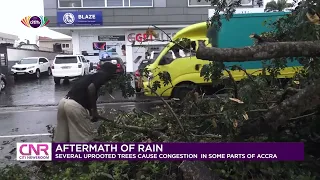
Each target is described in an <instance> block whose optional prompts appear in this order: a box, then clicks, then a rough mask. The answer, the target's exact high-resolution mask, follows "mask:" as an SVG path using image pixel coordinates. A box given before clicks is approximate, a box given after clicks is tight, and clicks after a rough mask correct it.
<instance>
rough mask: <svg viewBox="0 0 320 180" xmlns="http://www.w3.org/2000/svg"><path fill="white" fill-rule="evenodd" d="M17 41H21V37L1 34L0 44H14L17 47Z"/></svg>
mask: <svg viewBox="0 0 320 180" xmlns="http://www.w3.org/2000/svg"><path fill="white" fill-rule="evenodd" d="M17 40H19V37H18V36H16V35H12V34H7V33H2V32H0V44H12V45H15V43H16V41H17Z"/></svg>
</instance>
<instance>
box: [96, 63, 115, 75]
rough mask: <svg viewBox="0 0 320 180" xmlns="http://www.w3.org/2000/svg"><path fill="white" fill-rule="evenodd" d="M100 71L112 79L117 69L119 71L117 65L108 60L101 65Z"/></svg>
mask: <svg viewBox="0 0 320 180" xmlns="http://www.w3.org/2000/svg"><path fill="white" fill-rule="evenodd" d="M99 71H100V72H102V73H104V74H105V75H106V76H105V78H106V79H111V78H112V77H114V76H115V74H116V71H117V65H116V64H112V63H109V62H106V63H104V64H102V65H101V66H100V70H99Z"/></svg>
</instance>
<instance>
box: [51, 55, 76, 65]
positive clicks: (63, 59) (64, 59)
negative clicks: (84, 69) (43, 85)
mask: <svg viewBox="0 0 320 180" xmlns="http://www.w3.org/2000/svg"><path fill="white" fill-rule="evenodd" d="M54 63H55V64H73V63H78V59H77V57H76V56H69V57H68V56H66V57H56V60H55V62H54Z"/></svg>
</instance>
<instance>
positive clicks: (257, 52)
mask: <svg viewBox="0 0 320 180" xmlns="http://www.w3.org/2000/svg"><path fill="white" fill-rule="evenodd" d="M196 56H197V58H198V59H203V60H209V61H213V62H245V61H257V60H267V59H273V58H282V57H318V56H320V41H298V42H265V43H261V44H258V45H256V46H248V47H243V48H217V47H206V45H205V43H204V41H199V48H198V51H197V54H196Z"/></svg>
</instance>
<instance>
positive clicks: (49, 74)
mask: <svg viewBox="0 0 320 180" xmlns="http://www.w3.org/2000/svg"><path fill="white" fill-rule="evenodd" d="M51 75H52V71H51V68H48V76H51Z"/></svg>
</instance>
